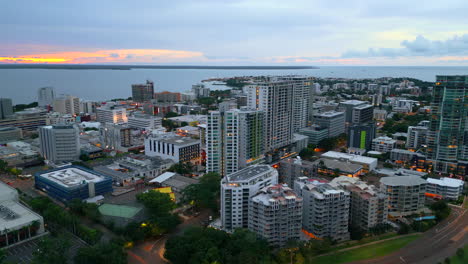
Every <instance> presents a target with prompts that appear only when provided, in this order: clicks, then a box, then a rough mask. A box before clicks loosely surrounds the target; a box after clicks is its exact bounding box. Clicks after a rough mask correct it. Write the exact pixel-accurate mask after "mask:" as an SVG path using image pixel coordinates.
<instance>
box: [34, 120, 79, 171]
mask: <svg viewBox="0 0 468 264" xmlns="http://www.w3.org/2000/svg"><path fill="white" fill-rule="evenodd" d="M78 133H79V129H78V127H77V126H75V125H52V126H43V127H40V128H39V142H40V149H41V154H42V156H43V157H44V159H46V160H49V161H51V162H53V163H61V162H69V161H74V160H78V158H79V156H80V142H79V136H78Z"/></svg>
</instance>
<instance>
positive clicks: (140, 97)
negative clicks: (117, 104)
mask: <svg viewBox="0 0 468 264" xmlns="http://www.w3.org/2000/svg"><path fill="white" fill-rule="evenodd" d="M153 98H154V83H153V82H152V81H146V83H145V84H132V99H133V101H134V102H137V103H143V102H148V101H151V99H153Z"/></svg>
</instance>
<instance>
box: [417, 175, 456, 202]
mask: <svg viewBox="0 0 468 264" xmlns="http://www.w3.org/2000/svg"><path fill="white" fill-rule="evenodd" d="M464 184H465V182H464V181H462V180H459V179H454V178H447V177H442V178H440V179H433V178H428V179H427V190H426V196H428V197H437V198H442V199H449V200H456V199H458V197H460V196H462V195H463V186H464Z"/></svg>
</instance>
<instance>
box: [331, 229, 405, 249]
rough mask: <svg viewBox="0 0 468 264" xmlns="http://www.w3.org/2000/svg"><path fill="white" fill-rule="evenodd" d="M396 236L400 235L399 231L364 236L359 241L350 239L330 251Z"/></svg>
mask: <svg viewBox="0 0 468 264" xmlns="http://www.w3.org/2000/svg"><path fill="white" fill-rule="evenodd" d="M395 236H398V234H397V233H386V234H382V235H378V236H371V237H365V238H363V239H361V240H359V241H357V240H351V241H348V242H345V243H341V244H339V245H337V246H335V247H332V248H331V249H330V252H331V251H336V250H340V249H345V248H349V247H355V246H359V245H362V244H367V243H370V242H374V241H377V240H384V239H387V238H391V237H395Z"/></svg>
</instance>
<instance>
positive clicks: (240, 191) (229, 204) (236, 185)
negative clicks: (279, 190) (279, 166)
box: [221, 165, 278, 231]
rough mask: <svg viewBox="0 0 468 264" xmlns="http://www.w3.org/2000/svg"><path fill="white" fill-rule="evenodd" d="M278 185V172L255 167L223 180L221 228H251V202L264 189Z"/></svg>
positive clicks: (263, 166)
mask: <svg viewBox="0 0 468 264" xmlns="http://www.w3.org/2000/svg"><path fill="white" fill-rule="evenodd" d="M274 184H278V172H277V171H276V170H275V169H273V168H272V167H270V166H268V165H253V166H249V167H247V168H245V169H242V170H240V171H238V172H235V173H233V174H230V175H227V176H226V177H224V178H223V179H222V180H221V227H222V228H223V229H224V230H226V231H234V229H236V228H248V227H249V201H250V198H251V197H252V196H254V195H255V194H257V193H258V192H259V191H260V190H261V189H262V188H264V187H267V186H269V185H274Z"/></svg>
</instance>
